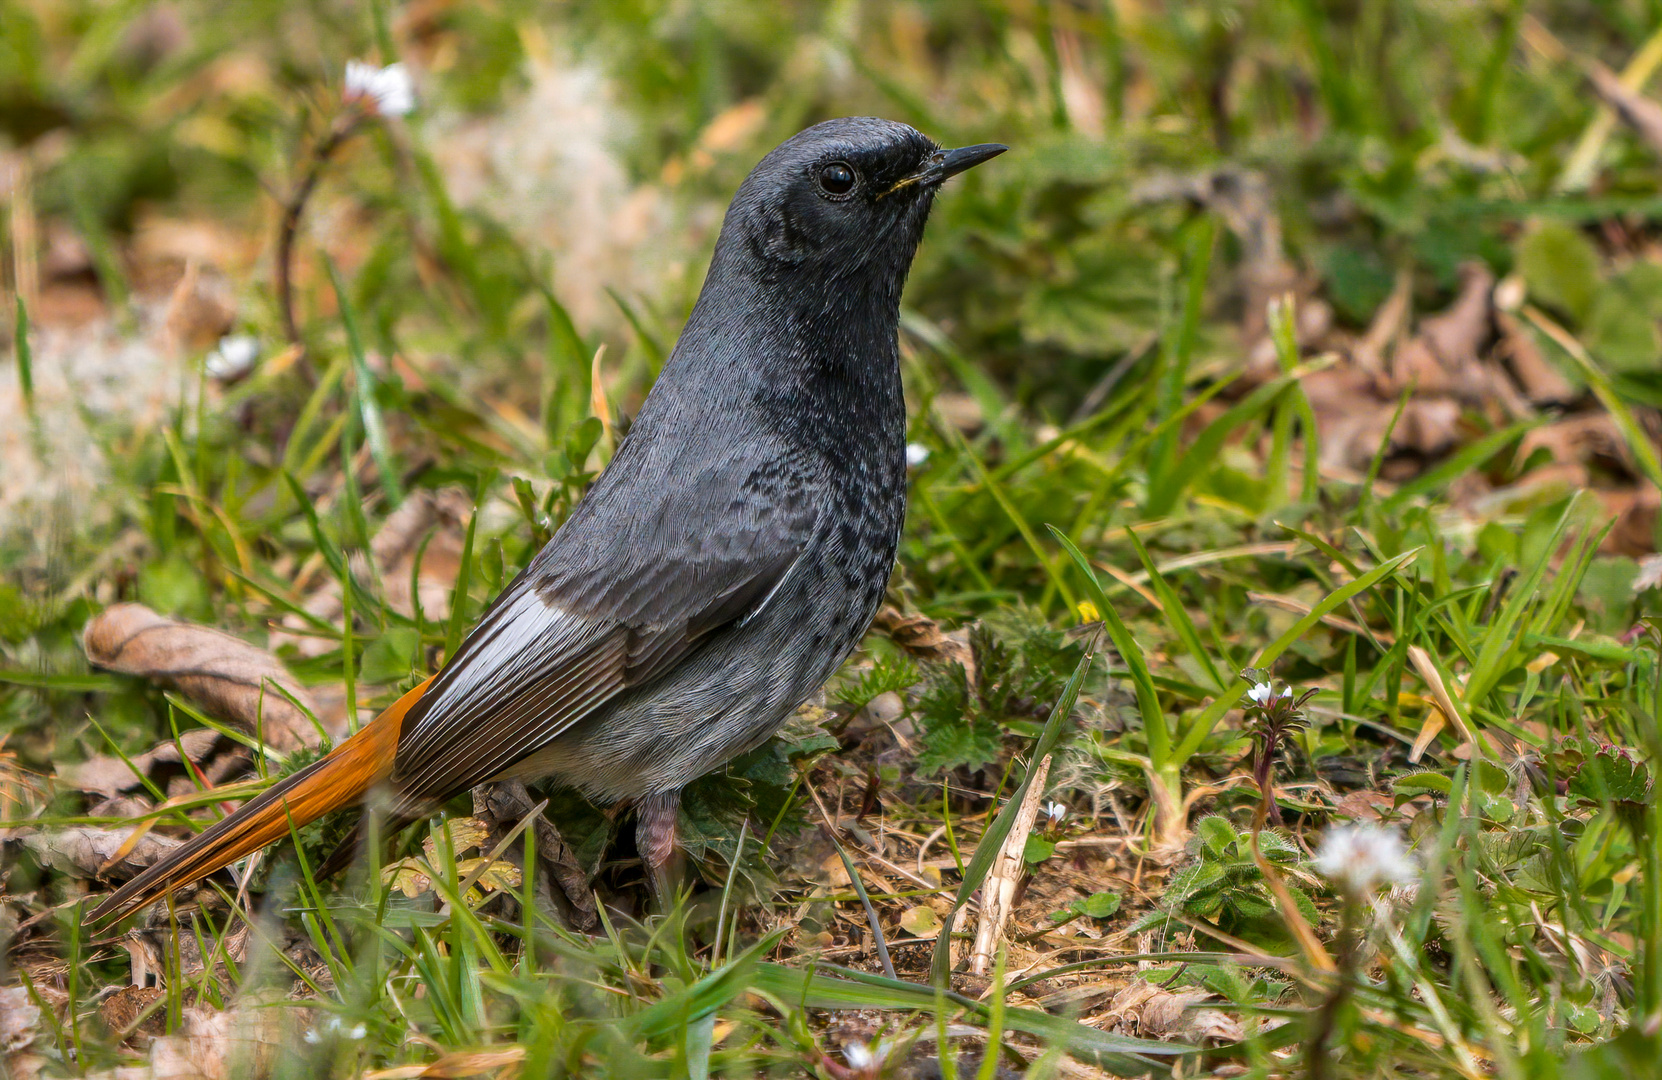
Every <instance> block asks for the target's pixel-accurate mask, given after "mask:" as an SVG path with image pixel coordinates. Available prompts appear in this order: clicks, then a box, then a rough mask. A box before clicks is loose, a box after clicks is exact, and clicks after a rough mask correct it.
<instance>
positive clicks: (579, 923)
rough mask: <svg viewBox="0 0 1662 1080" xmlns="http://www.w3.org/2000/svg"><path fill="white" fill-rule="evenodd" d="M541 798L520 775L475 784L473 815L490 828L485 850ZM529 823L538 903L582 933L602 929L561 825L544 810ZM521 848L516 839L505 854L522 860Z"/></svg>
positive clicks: (581, 872)
mask: <svg viewBox="0 0 1662 1080" xmlns="http://www.w3.org/2000/svg"><path fill="white" fill-rule="evenodd" d="M537 802H538V800H536V799H533V798H532V797H531V793H530V792H529V791H527V790H526V789H525V785H524V784H523V783H521V782H519V781H518V780H499V781H495V782H492V783H487V784H480V785H479V786H478V787H476V788H474V789H473V812H474V815H475V816H477V817H480V818H483V819H484V820H485V821H486V823H487V824H488V825H490V829H491V836H490V840H489V841H487V843H486V848H487V850H488V849H489V848H491V847H494V846H495V844H496V843H497V841H498V840H500V839H501V837H502V836H503V834H505V833H507V832H508V831H509V830H511V829H512V828H513V827H514V826H515V825H517V824H518V823H519V822H520V820H521V819H522V818H524V817H525V815H526V814H529V813H530V812H531V811H532V810H533V809H535V808H536V806H537ZM531 825H532V828H533V829H535V837H536V839H535V843H536V850H537V871H538V873H537V877H538V880H537V881H536V882H534V883H533V885H534V890H535V894H536V897H537V901H538V906H539V907H542V908H544V909H545V910H548V911H550V912H551V914H553V915H554V916H555V917H556V918H557V919H558V920H559V921H560V922H561V923H563V924H564V925H566V926H570V927H574V928H575V929H577V930H581V931H583V932H584V933H592V932H593V931H595V930H598V929H599V927H600V917H599V914H598V912H597V911H596V909H595V899H594V891H593V890H592V889H590V888H589V879H588V875H587V874H585V873H584V872H583V868H582V867H581V866H579V865H578V864H577V859H576V857H575V856H574V855H572V853H571V848H570V847H568V846H567V845H566V842H565V840H564V839H563V838H562V837H561V836H560V831H559V829H557V828H555V826H554V823H553V822H552V821H549V820H548V818H547V817H546V816H544V815H543V814H540V813H539V814H538V815H537V819H536V820H535V821H534V822H532V823H531ZM523 852H524V847H523V845H521V844H519V843H517V842H516V843H514V844H510V845H509V846H508V849H507V850H506V851H504V852H503V855H504V856H505V857H507V858H508V859H509V860H510V861H512V862H513V863H514V864H515V865H519V863H520V862H521V860H522V858H523ZM550 881H552V882H553V883H554V884H555V885H557V886H559V892H560V894H561V896H562V897H563V899H564V901H565V902H564V904H561V903H559V898H557V897H556V896H555V893H554V890H552V889H550V888H549V887H548V882H550Z"/></svg>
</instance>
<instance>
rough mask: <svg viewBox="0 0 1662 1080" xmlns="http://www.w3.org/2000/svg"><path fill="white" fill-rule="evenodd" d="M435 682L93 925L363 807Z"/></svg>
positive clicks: (116, 896) (120, 894)
mask: <svg viewBox="0 0 1662 1080" xmlns="http://www.w3.org/2000/svg"><path fill="white" fill-rule="evenodd" d="M432 681H433V680H432V679H428V680H427V681H426V682H423V683H422V684H421V685H419V686H417V687H416V688H415V689H413V690H411V691H410V692H409V693H407V694H405V695H404V696H403V697H401V698H399V699H398V700H397V701H395V702H394V703H393V704H392V705H390V706H389V707H388V708H387V709H386V711H384V712H382V713H381V715H380V716H377V717H376V718H375V719H374V720H372V721H371V722H370V723H369V724H367V725H365V726H364V727H363V728H362V729H361V730H360V731H359V732H358V733H357V734H356V735H353V736H352V737H351V738H350V739H347V740H346V741H345V742H343V743H341V744H340V745H339V746H337V747H335V748H334V749H333V750H331V751H330V752H329V754H328V755H327V756H325V757H323V758H320V759H319V760H317V761H315V762H313V763H312V764H311V765H308V766H307V767H306V768H304V769H302V770H300V771H299V772H297V773H295V774H294V775H293V776H290V777H288V778H286V779H284V780H282V781H280V782H279V783H277V784H274V785H273V786H272V787H270V788H267V789H266V790H265V791H264V792H262V793H261V794H260V795H259V796H258V797H256V798H254V799H252V800H250V801H249V802H247V803H244V804H243V805H242V806H241V807H239V808H238V809H237V810H236V811H235V812H234V813H232V814H231V816H230V817H227V818H225V819H224V820H222V821H219V822H217V823H216V824H214V825H213V826H211V827H210V828H208V830H207V831H205V832H203V833H200V834H198V835H197V836H195V837H193V838H192V839H191V840H190V841H189V842H188V843H186V844H185V845H184V846H182V847H179V848H175V849H174V850H173V851H171V852H169V853H168V854H167V855H166V856H164V857H163V858H161V859H159V860H157V861H156V862H155V863H153V864H151V865H150V866H149V867H147V868H146V869H145V870H144V871H143V872H142V873H140V874H139V875H138V876H137V877H135V878H133V879H132V880H131V881H129V882H127V883H126V884H125V885H123V886H121V888H119V889H117V890H116V891H115V892H114V893H112V894H110V896H109V897H108V898H107V899H105V901H104V902H103V903H101V904H99V905H98V907H96V908H95V909H93V911H92V913H91V915H89V916H88V918H89V919H90V920H91V921H93V922H101V921H103V920H105V919H110V918H114V917H118V916H121V915H126V914H128V913H130V912H132V911H135V910H137V909H138V908H141V907H144V906H145V905H146V904H149V903H151V902H152V901H154V900H158V899H160V898H161V897H163V896H165V895H166V894H167V893H169V892H171V891H172V890H174V889H177V888H180V887H182V886H185V885H189V884H190V883H191V882H194V881H198V880H200V879H202V878H204V877H207V876H208V875H209V874H211V873H213V872H214V871H216V870H218V869H220V868H221V867H224V866H228V865H230V864H231V863H233V862H235V861H237V860H238V859H240V858H242V857H243V856H245V855H249V854H251V853H253V852H255V851H258V850H259V849H260V848H263V847H265V846H266V845H267V844H270V843H273V842H275V841H277V840H280V839H282V838H283V837H285V836H287V835H288V833H289V823H290V822H291V821H292V822H293V823H294V826H295V827H296V828H298V827H300V826H302V825H306V824H309V823H311V822H313V821H316V820H317V819H318V818H320V817H322V816H323V815H324V814H327V813H329V812H330V811H332V810H339V809H342V808H343V807H347V806H350V805H352V804H353V803H356V802H358V801H360V800H361V799H362V798H363V797H364V795H365V794H366V793H367V792H368V791H369V789H370V788H372V787H374V786H375V785H376V784H377V783H379V782H380V781H382V780H384V779H386V777H387V774H389V773H390V772H391V771H392V764H393V755H394V754H395V753H396V752H397V750H398V735H399V731H400V730H401V729H402V726H403V723H404V716H405V714H406V713H408V712H409V711H410V707H411V706H413V705H414V704H415V703H416V701H417V700H418V699H420V697H421V695H422V694H423V693H424V692H425V691H426V689H427V687H428V685H429V684H430V683H431V682H432Z"/></svg>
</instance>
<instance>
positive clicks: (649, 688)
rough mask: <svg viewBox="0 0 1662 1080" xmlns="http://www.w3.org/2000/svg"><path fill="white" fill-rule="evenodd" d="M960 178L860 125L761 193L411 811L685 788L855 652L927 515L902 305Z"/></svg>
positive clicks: (450, 718)
mask: <svg viewBox="0 0 1662 1080" xmlns="http://www.w3.org/2000/svg"><path fill="white" fill-rule="evenodd" d="M975 149H977V150H982V151H984V152H982V153H981V156H980V157H979V158H977V159H976V160H982V159H984V158H985V157H987V156H991V154H992V153H993V152H996V150H994V149H992V148H975ZM959 153H963V152H959ZM943 160H944V159H943V157H942V154H941V152H940V151H939V148H938V147H936V146H935V144H933V143H932V142H930V141H929V140H928V139H926V138H924V137H923V136H922V135H920V134H919V133H918V132H916V131H914V130H913V129H911V128H910V127H907V126H906V125H904V124H898V123H893V122H890V121H884V120H877V119H870V118H853V119H844V120H834V121H830V122H827V123H824V124H820V125H818V126H816V127H813V128H810V129H808V130H807V131H804V132H802V133H801V134H799V135H797V136H795V137H794V138H792V139H790V140H789V141H787V142H786V143H784V144H783V145H781V146H780V147H779V148H777V149H776V150H774V151H773V152H772V153H770V154H769V155H768V156H767V157H766V158H765V159H764V160H763V161H762V162H761V163H760V164H759V165H758V166H757V168H756V169H755V171H753V172H752V173H751V175H750V176H749V178H748V179H746V180H745V182H744V184H743V186H742V187H741V188H740V190H739V192H738V194H737V196H736V197H735V198H734V200H733V203H732V206H731V207H730V208H729V210H728V214H727V217H726V220H725V222H724V225H723V228H722V232H721V236H720V238H719V240H718V242H717V245H716V251H715V255H714V258H713V259H712V262H711V266H710V271H709V274H708V276H707V278H706V281H705V284H704V288H703V290H702V292H701V294H700V296H699V299H698V302H697V304H696V305H695V307H694V309H693V312H692V314H691V317H690V318H689V320H688V322H687V325H686V327H685V329H684V330H683V332H682V334H681V337H680V340H679V341H678V342H677V344H676V347H675V350H674V352H673V353H672V355H671V356H670V358H669V361H668V362H667V363H666V364H665V366H664V369H663V372H662V374H661V375H660V377H659V379H658V381H657V383H656V385H655V386H654V387H653V389H652V392H651V394H650V395H649V396H648V398H647V400H646V402H645V404H644V405H643V406H642V408H641V411H640V414H639V415H638V416H637V417H636V418H635V421H634V423H633V425H632V427H631V429H630V432H629V434H628V436H627V437H626V438H625V439H624V441H623V443H622V445H621V446H620V447H619V448H618V452H617V454H616V456H615V457H614V458H613V460H612V462H611V463H610V465H609V466H608V468H607V469H606V470H605V472H604V473H603V474H602V475H601V476H600V478H599V479H598V480H597V481H596V482H595V484H594V486H593V488H592V489H591V490H590V491H589V493H588V494H587V496H586V497H585V498H584V499H583V500H582V502H581V503H580V504H579V505H578V507H577V508H576V510H575V511H574V512H573V513H572V515H571V517H570V519H569V520H568V521H567V522H566V523H565V525H564V526H563V527H562V528H561V529H560V530H559V532H558V533H557V534H556V535H555V536H554V538H553V539H552V540H551V541H550V542H549V543H548V545H547V547H545V548H544V549H543V551H542V552H541V553H540V554H539V555H538V556H537V558H536V559H535V560H534V561H533V562H532V563H531V565H530V566H529V567H527V568H526V570H525V572H524V573H522V574H521V575H520V576H519V577H518V578H517V579H516V580H515V581H514V582H513V583H512V584H511V585H510V586H509V587H508V588H507V589H506V590H504V592H503V594H502V595H501V596H500V597H499V598H498V599H497V601H496V602H495V604H493V606H492V607H491V609H490V610H489V612H488V613H487V614H486V616H485V618H484V619H483V620H482V621H481V623H480V624H479V626H478V627H477V628H476V629H475V630H474V632H473V633H472V634H471V635H469V637H468V638H467V640H466V642H465V643H464V644H463V646H462V647H461V649H459V650H458V652H457V654H456V656H455V657H454V658H453V659H452V660H451V661H450V662H449V664H448V665H447V666H446V668H445V669H444V671H443V672H441V673H440V675H439V676H438V678H437V679H436V680H435V682H434V684H433V686H432V687H431V688H430V689H429V690H428V692H427V693H426V695H425V696H424V697H423V698H422V699H421V701H420V702H418V703H417V705H416V707H415V708H414V709H412V711H411V712H410V714H409V716H408V717H407V718H406V720H405V722H404V728H403V732H402V735H401V738H400V742H399V746H398V752H397V757H396V767H395V770H394V773H393V776H392V778H391V782H392V785H393V787H394V789H395V791H396V792H397V793H398V794H399V795H400V796H401V797H402V801H403V802H404V803H405V805H406V806H407V807H408V808H409V809H410V810H411V811H412V812H413V811H415V810H416V809H417V808H418V807H420V806H422V805H423V804H427V805H430V804H431V803H432V802H433V801H436V800H439V799H443V798H445V797H448V796H449V795H450V794H453V793H455V792H458V791H461V790H463V789H465V788H467V787H469V786H471V785H474V784H477V783H479V782H482V781H484V780H487V779H491V778H495V777H506V776H513V777H521V778H530V777H554V778H556V779H558V780H560V781H562V782H564V783H567V784H571V785H573V786H575V787H578V788H580V789H582V790H583V791H584V792H586V793H587V794H588V795H590V796H592V797H594V798H596V799H599V800H603V801H613V800H618V799H625V798H632V799H648V798H651V797H655V796H663V795H665V794H666V793H673V792H675V791H677V790H679V789H680V788H681V787H682V786H683V785H685V784H686V783H688V782H689V781H691V780H693V779H694V778H696V777H697V776H699V775H701V774H703V773H705V772H708V771H710V770H712V769H714V768H717V767H719V766H720V765H721V764H722V763H723V762H725V761H727V760H729V759H730V758H732V757H734V756H735V755H737V754H739V753H742V752H743V751H745V750H746V749H749V748H750V747H753V746H755V745H756V744H758V743H759V742H761V741H762V740H764V739H766V738H767V736H768V735H769V734H770V733H772V732H773V731H774V730H775V729H776V728H777V727H778V726H779V724H780V723H781V722H782V721H783V719H784V718H785V717H786V716H787V715H788V714H789V713H790V712H791V711H792V710H793V709H794V708H795V707H796V706H797V705H799V704H800V703H801V702H802V701H803V700H805V699H806V698H807V697H808V696H809V695H811V694H812V693H813V692H814V691H815V690H816V689H817V688H818V687H819V686H820V685H821V684H822V683H823V682H824V680H825V679H826V678H827V677H828V676H829V675H830V674H831V673H832V672H833V671H834V670H835V669H836V667H837V665H838V664H839V663H841V661H842V660H843V658H844V657H846V656H847V655H848V653H849V651H850V650H851V649H852V648H853V647H854V646H855V644H856V643H857V642H858V641H859V639H860V636H861V635H862V634H863V633H864V631H865V628H866V626H867V625H868V624H869V623H870V621H871V618H872V616H873V615H874V614H875V612H876V610H877V606H878V604H879V602H880V601H881V599H882V595H883V591H884V588H885V585H886V583H887V580H888V576H889V573H890V571H891V569H892V567H893V565H894V558H895V551H896V546H897V544H898V542H899V537H900V530H901V525H902V522H903V520H904V517H905V510H906V465H905V432H906V417H905V407H904V402H903V399H902V394H901V385H900V370H899V361H898V353H897V329H898V319H899V303H900V293H901V288H902V286H903V285H904V283H905V279H906V274H907V271H908V269H909V268H910V266H911V262H912V257H913V254H914V253H915V251H916V248H917V245H918V241H919V239H920V238H921V236H922V233H923V226H924V221H925V218H926V217H927V215H928V212H929V206H930V203H931V202H932V200H933V198H934V194H935V190H936V188H937V187H938V179H937V176H939V177H940V178H944V175H950V171H952V166H951V163H950V162H948V163H947V164H946V165H943V164H942V162H943ZM828 163H838V164H846V165H847V166H848V167H850V168H851V169H852V171H853V172H854V174H856V177H857V186H856V188H855V190H854V191H853V192H851V193H849V194H847V195H843V194H840V193H836V192H832V191H830V190H828V188H827V186H826V181H825V180H824V177H825V176H827V175H830V174H827V173H826V172H825V170H826V168H827V167H828ZM970 163H971V164H973V163H974V162H973V161H972V162H970ZM932 168H933V170H934V171H933V172H931V171H930V170H931V169H932Z"/></svg>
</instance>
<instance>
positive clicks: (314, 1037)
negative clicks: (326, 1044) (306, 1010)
mask: <svg viewBox="0 0 1662 1080" xmlns="http://www.w3.org/2000/svg"><path fill="white" fill-rule="evenodd" d="M300 1037H301V1038H302V1039H305V1040H306V1041H307V1042H309V1043H311V1044H312V1045H313V1046H316V1045H317V1044H318V1043H320V1042H322V1041H323V1036H322V1035H319V1034H318V1033H317V1028H307V1029H306V1034H304V1035H302V1036H300Z"/></svg>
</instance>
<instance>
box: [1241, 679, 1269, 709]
mask: <svg viewBox="0 0 1662 1080" xmlns="http://www.w3.org/2000/svg"><path fill="white" fill-rule="evenodd" d="M1247 697H1249V698H1251V699H1252V702H1253V704H1255V705H1258V706H1267V705H1268V704H1269V703H1270V702H1271V701H1272V700H1274V698H1275V687H1273V686H1271V685H1270V684H1269V683H1267V682H1261V683H1259V684H1257V685H1256V686H1254V687H1253V688H1252V689H1251V690H1248V691H1247Z"/></svg>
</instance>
